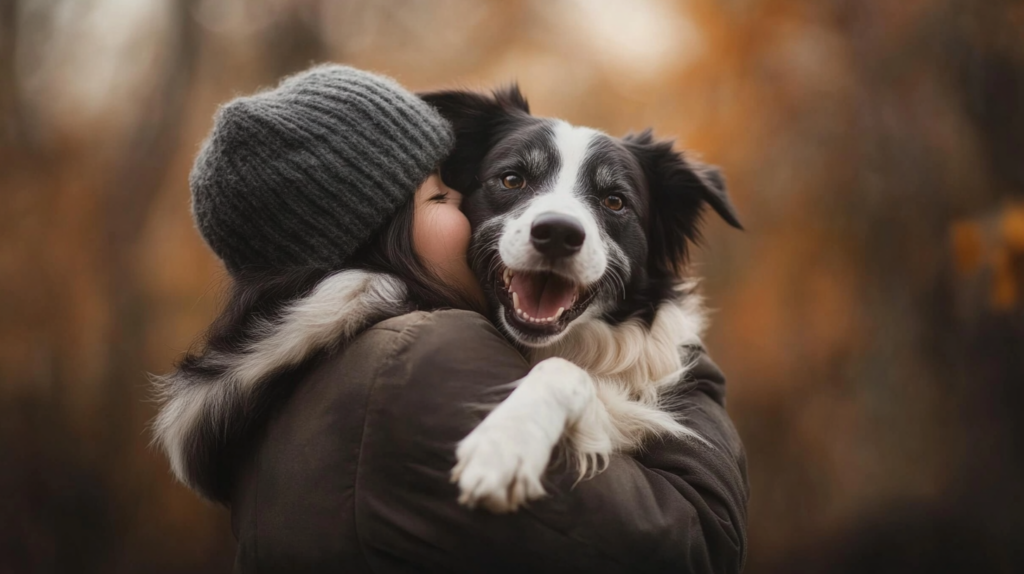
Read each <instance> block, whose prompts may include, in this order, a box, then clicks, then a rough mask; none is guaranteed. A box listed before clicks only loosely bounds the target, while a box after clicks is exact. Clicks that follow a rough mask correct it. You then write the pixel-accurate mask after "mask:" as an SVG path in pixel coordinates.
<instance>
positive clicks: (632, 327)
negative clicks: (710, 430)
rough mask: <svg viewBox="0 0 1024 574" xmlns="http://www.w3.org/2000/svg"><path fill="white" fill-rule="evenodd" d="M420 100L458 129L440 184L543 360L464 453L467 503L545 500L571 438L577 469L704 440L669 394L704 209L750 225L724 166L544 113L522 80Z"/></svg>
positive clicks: (647, 135)
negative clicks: (678, 440) (650, 446)
mask: <svg viewBox="0 0 1024 574" xmlns="http://www.w3.org/2000/svg"><path fill="white" fill-rule="evenodd" d="M422 97H423V98H424V99H425V100H426V101H427V102H428V103H430V104H431V105H433V106H434V107H435V108H437V109H438V110H439V111H440V112H441V114H442V115H443V116H444V117H446V118H447V119H448V120H449V121H451V122H452V124H453V126H454V129H455V134H456V146H455V151H454V152H453V153H452V155H451V156H450V157H449V158H448V159H447V160H446V161H445V163H444V165H443V166H442V179H443V180H444V181H445V182H447V183H448V184H449V185H450V186H451V187H453V188H455V189H458V190H459V191H460V192H462V193H463V195H464V198H465V199H464V203H463V205H464V210H465V212H466V215H467V217H468V218H469V220H470V223H471V226H472V228H473V229H474V233H473V240H472V241H471V245H470V254H469V259H470V264H471V266H472V268H473V270H474V271H475V273H476V275H477V277H479V278H480V280H481V283H482V285H483V287H484V291H485V294H486V295H487V297H488V299H489V302H490V307H491V308H492V309H494V310H495V311H494V313H495V316H494V317H493V319H494V321H495V323H496V324H497V325H498V326H499V327H500V328H501V330H502V331H503V333H504V334H505V335H506V336H507V337H508V338H509V340H511V341H513V342H514V343H516V344H517V345H518V346H520V348H522V349H523V350H524V351H525V352H526V354H527V356H528V357H529V358H530V359H531V362H532V363H533V364H534V365H535V366H534V367H533V369H532V370H531V371H530V373H529V374H528V375H527V376H526V377H525V378H524V379H522V380H521V381H520V382H519V383H518V385H517V386H516V389H515V390H514V391H513V392H512V394H511V395H509V397H508V398H507V399H505V401H503V402H502V403H501V404H500V405H498V406H497V408H495V409H494V410H493V411H492V412H491V413H490V414H489V415H488V416H487V417H486V418H485V419H484V421H483V422H482V423H481V424H480V425H479V426H478V427H477V428H476V429H475V430H474V431H473V432H472V433H470V434H469V436H467V437H466V438H465V439H464V440H463V441H462V442H460V444H459V445H458V448H457V450H456V457H457V460H458V464H457V465H456V467H455V469H454V470H453V472H452V477H453V480H455V481H457V482H458V485H459V488H460V491H461V496H460V501H461V502H463V503H464V504H468V505H471V506H472V505H477V504H480V505H482V506H485V507H487V508H489V509H491V510H493V511H496V512H504V511H509V510H515V509H516V508H518V507H519V506H520V505H521V504H523V503H524V502H526V501H528V500H531V499H534V498H538V497H540V496H543V495H544V490H543V487H542V485H541V482H540V478H541V476H542V475H543V473H544V471H545V469H546V467H547V465H548V462H549V459H550V456H551V452H552V449H553V448H554V447H555V445H556V443H557V442H558V441H560V440H562V439H563V438H564V439H565V440H566V441H567V443H568V446H569V447H570V449H571V452H573V453H574V454H575V455H576V457H577V459H578V462H579V468H580V473H581V476H583V475H585V474H586V473H587V472H588V470H593V469H594V467H595V465H598V466H600V465H601V464H602V463H603V462H604V461H606V460H607V456H608V455H609V454H611V453H613V452H631V451H634V450H636V449H637V448H638V447H639V446H640V445H641V444H642V442H643V441H644V440H645V439H646V438H648V437H650V436H651V435H655V434H661V433H667V434H673V435H688V436H693V437H694V438H695V439H697V440H700V439H699V437H696V436H695V435H694V433H693V432H692V431H690V430H689V429H688V428H686V426H685V425H683V424H681V423H680V422H679V421H677V420H676V419H675V418H674V417H673V416H671V415H669V414H668V413H667V412H665V411H664V410H662V408H661V400H660V399H661V397H662V396H663V395H664V392H665V391H666V390H667V389H668V388H669V387H672V386H674V385H676V384H678V383H679V381H680V380H681V378H682V375H683V374H684V372H685V370H686V368H687V367H688V365H687V363H686V357H684V356H683V355H682V354H681V351H680V349H681V348H682V347H686V346H695V345H699V344H700V334H701V331H702V330H703V328H704V324H705V319H704V314H703V313H702V307H701V302H700V299H699V297H698V296H697V295H695V294H694V293H693V288H692V287H693V286H692V284H691V283H687V282H684V281H682V280H681V279H680V277H681V276H682V272H683V270H684V265H685V263H686V259H687V258H686V255H687V248H688V246H689V245H691V244H693V243H695V242H696V241H697V240H698V239H699V237H700V235H699V229H700V219H701V214H702V212H703V210H704V207H705V206H710V207H711V208H712V209H713V210H714V211H715V212H716V213H717V214H718V215H719V216H721V217H722V219H724V220H725V221H726V222H727V223H728V224H730V225H732V226H733V227H736V228H739V229H742V225H741V224H740V222H739V219H738V217H737V215H736V211H735V209H734V207H733V205H732V203H731V201H730V200H729V197H728V195H727V193H726V190H725V184H724V181H723V178H722V176H721V174H720V172H719V171H718V170H717V169H716V168H714V167H711V166H707V165H704V164H701V163H699V162H696V161H693V160H691V159H689V158H687V157H686V156H684V155H683V154H682V153H679V152H677V151H674V150H673V145H672V143H671V142H665V141H655V140H654V138H653V136H652V134H651V132H650V131H649V130H648V131H645V132H643V133H640V134H638V135H633V136H627V137H625V138H622V139H617V138H613V137H610V136H608V135H606V134H604V133H602V132H600V131H597V130H593V129H590V128H585V127H577V126H573V125H570V124H569V123H567V122H564V121H561V120H556V119H548V118H539V117H535V116H533V115H531V114H530V108H529V104H528V103H527V101H526V99H525V98H524V97H523V96H522V94H521V92H520V91H519V89H518V87H516V86H511V87H509V88H506V89H504V90H499V91H496V92H494V93H493V94H492V95H490V96H487V95H483V94H477V93H472V92H465V91H446V92H437V93H432V94H424V95H422Z"/></svg>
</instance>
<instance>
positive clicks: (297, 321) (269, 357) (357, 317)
mask: <svg viewBox="0 0 1024 574" xmlns="http://www.w3.org/2000/svg"><path fill="white" fill-rule="evenodd" d="M405 298H406V290H405V285H404V284H403V283H402V282H401V281H399V280H398V279H395V278H394V277H391V276H389V275H383V274H379V273H368V272H365V271H343V272H340V273H336V274H334V275H331V276H330V277H328V278H326V279H324V280H323V281H321V282H320V283H319V284H318V285H317V287H316V289H314V290H313V292H312V293H311V294H310V295H308V296H306V297H304V298H302V299H299V300H298V301H296V302H295V303H293V304H292V305H291V306H289V307H288V308H287V309H286V310H285V311H284V313H283V314H282V316H281V317H280V318H279V319H278V320H276V321H273V322H271V321H266V322H265V323H263V324H262V325H261V326H260V327H259V328H258V330H259V331H260V333H259V335H258V336H257V337H258V338H257V339H256V340H255V342H254V343H253V344H252V345H251V346H250V347H249V348H248V349H247V350H246V351H245V352H244V353H240V354H237V355H221V356H214V357H211V359H212V363H213V364H214V365H218V366H220V367H222V368H223V369H224V375H223V376H221V377H219V378H217V379H214V380H199V381H196V380H186V379H183V378H182V377H181V375H179V374H174V375H170V376H167V377H159V378H156V379H155V382H156V384H157V386H158V388H160V389H161V390H162V393H163V394H164V402H163V406H162V408H161V409H160V413H159V415H158V416H157V418H156V421H155V422H154V433H155V436H156V441H157V443H158V444H159V445H160V446H161V447H162V448H163V450H164V451H165V452H166V453H167V456H168V458H169V459H170V461H171V469H172V471H173V472H174V475H175V476H176V477H177V478H178V479H179V480H181V481H182V482H185V483H186V484H188V476H189V474H190V473H189V472H188V464H189V453H190V452H191V450H192V447H193V445H190V444H189V442H188V441H189V440H195V437H196V436H197V432H196V431H197V427H198V425H199V424H201V423H202V420H203V414H204V413H209V414H210V415H212V418H213V420H214V421H223V420H225V419H227V418H228V417H227V413H226V411H227V410H228V409H233V408H238V407H239V405H245V404H247V400H248V397H249V396H250V395H252V394H253V392H254V390H255V387H256V386H257V385H259V384H260V383H262V382H264V381H265V380H266V379H267V377H268V376H269V375H271V374H273V373H275V372H279V371H280V370H282V369H285V368H288V367H291V366H295V365H298V364H299V363H301V362H302V361H304V360H305V359H307V358H309V357H310V356H311V355H313V354H314V353H316V352H317V351H319V350H320V349H323V348H325V347H326V346H328V345H332V344H337V343H344V342H346V341H348V340H350V339H351V338H352V337H354V336H355V335H357V334H358V333H359V332H360V331H361V330H362V329H364V328H366V327H368V326H369V324H371V323H372V322H376V321H380V320H382V319H384V318H386V317H389V316H394V315H397V314H400V313H401V312H404V310H405V308H406V305H405ZM214 424H217V422H214Z"/></svg>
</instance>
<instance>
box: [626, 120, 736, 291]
mask: <svg viewBox="0 0 1024 574" xmlns="http://www.w3.org/2000/svg"><path fill="white" fill-rule="evenodd" d="M623 141H624V142H625V144H626V147H627V148H628V149H629V150H630V151H631V152H633V155H634V156H635V157H636V159H637V161H639V163H640V166H641V168H642V169H643V171H644V176H645V178H646V179H647V188H648V192H649V198H650V216H649V219H648V227H649V233H650V241H649V245H648V249H649V262H650V269H651V270H652V271H653V272H656V273H658V274H659V275H661V276H666V277H667V276H678V275H679V274H680V272H681V271H682V267H683V265H685V263H686V257H687V248H688V245H689V244H690V243H697V242H699V241H700V237H701V236H700V224H701V216H702V213H703V211H704V207H705V205H710V206H711V208H712V209H714V210H715V212H716V213H718V215H719V216H721V218H722V219H724V220H725V221H726V223H728V224H729V225H731V226H733V227H735V228H737V229H743V226H742V225H741V224H740V221H739V217H737V215H736V209H735V208H734V207H733V205H732V202H731V201H730V200H729V196H728V194H727V193H726V191H725V179H724V178H723V177H722V173H721V172H720V171H719V170H718V168H716V167H714V166H711V165H706V164H703V163H700V162H698V161H695V160H693V159H690V158H688V157H686V155H684V154H683V153H681V152H677V151H675V150H674V149H672V142H671V141H655V140H654V137H653V136H652V134H651V131H650V130H646V131H644V132H643V133H640V134H637V135H629V136H626V137H625V138H623Z"/></svg>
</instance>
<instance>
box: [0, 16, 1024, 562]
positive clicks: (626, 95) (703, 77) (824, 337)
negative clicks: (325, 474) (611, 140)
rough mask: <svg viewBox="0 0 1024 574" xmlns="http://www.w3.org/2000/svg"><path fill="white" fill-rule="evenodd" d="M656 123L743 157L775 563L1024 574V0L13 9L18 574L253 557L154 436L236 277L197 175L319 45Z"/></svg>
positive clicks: (4, 518)
mask: <svg viewBox="0 0 1024 574" xmlns="http://www.w3.org/2000/svg"><path fill="white" fill-rule="evenodd" d="M324 61H336V62H344V63H349V64H353V65H356V66H361V67H365V68H369V69H372V70H376V71H379V72H383V73H387V74H389V75H392V76H394V77H395V78H397V79H398V80H399V81H401V82H402V83H403V84H405V85H406V86H408V87H410V88H413V89H430V88H440V87H450V86H461V87H469V88H489V87H493V86H496V85H497V84H500V83H506V82H509V81H512V80H518V81H519V83H520V85H521V87H522V89H523V91H524V92H525V94H526V95H527V96H528V98H529V99H530V101H531V104H532V106H533V110H534V113H536V114H538V115H546V116H558V117H562V118H565V119H567V120H569V121H571V122H574V123H577V124H583V125H588V126H593V127H597V128H599V129H602V130H604V131H606V132H608V133H611V134H613V135H622V134H625V133H627V132H628V131H638V130H640V129H643V128H645V127H647V126H653V127H654V128H655V130H656V133H657V134H658V135H660V136H662V137H671V138H676V139H677V142H678V145H679V146H680V147H682V148H687V149H692V150H696V151H697V152H699V153H700V154H701V155H702V156H703V158H704V159H705V160H706V161H709V162H711V163H715V164H718V165H720V166H722V167H723V169H724V172H725V174H726V176H727V178H728V181H729V184H730V191H731V193H732V195H733V197H734V200H735V203H736V204H737V206H738V209H739V212H740V214H741V217H742V220H743V222H744V223H745V224H746V227H747V232H746V233H742V234H741V233H737V232H735V231H733V230H730V229H728V228H727V227H726V226H724V225H723V224H721V222H719V221H718V220H717V219H715V220H710V219H709V227H708V232H707V234H706V235H707V245H706V247H705V248H704V249H702V250H700V251H698V252H697V261H696V262H695V265H694V273H695V274H697V275H700V276H703V277H705V278H706V280H705V282H704V284H703V285H704V291H705V293H706V295H707V296H708V298H709V300H710V304H711V306H713V307H714V308H715V309H716V312H715V316H714V324H713V327H712V329H711V331H710V333H709V336H708V344H709V346H710V349H711V352H712V355H713V356H714V357H715V358H716V360H717V361H718V362H719V363H720V364H721V366H722V367H723V369H724V370H725V372H726V373H727V375H728V376H729V385H730V390H729V409H730V411H731V413H732V416H733V418H734V420H735V422H736V425H737V426H738V428H739V430H740V433H741V434H742V436H743V438H744V440H745V443H746V446H747V449H748V452H749V465H750V466H749V470H750V482H751V487H752V498H751V502H750V531H749V535H750V547H749V557H748V567H747V572H750V573H751V574H761V573H787V574H788V573H796V572H851V573H852V572H968V571H970V572H981V571H987V572H1000V573H1002V572H1021V571H1024V551H1022V548H1024V488H1022V487H1021V482H1022V478H1024V428H1022V427H1024V422H1022V421H1024V419H1022V417H1021V416H1020V410H1021V408H1022V406H1024V400H1022V399H1024V111H1022V109H1021V107H1022V104H1024V2H1019V1H1012V0H984V1H982V0H901V1H899V2H894V1H887V0H675V1H672V0H645V1H637V0H633V1H627V0H503V1H501V2H478V1H471V0H435V1H430V2H428V1H425V0H415V1H413V0H401V1H400V0H376V1H374V2H354V1H343V0H338V1H327V0H222V1H217V0H75V1H60V0H3V1H0V492H2V493H3V494H2V495H0V572H19V573H20V572H66V571H75V572H105V573H121V572H150V573H159V572H224V571H228V570H229V569H230V565H231V563H232V560H233V553H234V546H233V544H234V542H233V538H232V536H231V532H230V525H229V521H228V514H227V511H226V510H224V509H222V508H218V507H215V506H213V505H210V504H207V503H204V502H201V501H200V500H198V499H197V498H196V497H195V496H194V495H193V494H191V493H190V492H189V491H187V490H186V489H185V488H183V487H182V486H180V485H178V484H175V483H174V482H173V481H172V479H171V475H170V472H169V469H168V465H167V463H166V461H165V460H164V459H163V458H162V457H161V456H160V455H159V454H158V453H157V452H155V451H154V450H153V449H151V448H149V447H148V441H149V435H148V433H147V429H146V425H147V423H148V421H149V420H150V419H151V418H152V417H153V416H154V413H155V406H154V404H153V403H152V402H150V401H149V400H148V393H149V389H148V386H147V380H146V373H147V372H154V373H162V372H166V371H168V370H169V369H170V367H171V365H172V363H173V361H174V360H175V359H176V358H178V357H179V356H180V354H181V353H182V352H183V351H184V350H185V349H186V348H187V347H188V346H189V344H190V343H191V342H192V341H193V339H194V337H195V336H196V335H197V334H198V333H199V332H200V331H201V330H202V329H203V328H204V327H205V326H206V325H207V323H208V322H209V320H210V319H211V318H212V317H213V315H214V313H215V312H216V310H217V306H218V303H219V301H220V295H221V293H222V291H223V288H224V286H225V274H224V272H223V270H222V269H221V267H220V265H219V264H218V262H217V261H216V260H215V259H214V258H213V257H212V256H211V254H210V253H209V251H208V250H207V249H206V247H205V246H204V244H203V243H202V241H201V240H200V238H199V236H198V234H197V233H196V232H195V230H194V229H193V226H192V222H191V219H190V214H189V191H188V183H187V176H188V172H189V168H190V166H191V161H192V158H193V156H194V154H195V153H196V151H197V149H198V145H199V143H200V141H201V140H202V138H203V137H204V135H205V134H206V132H207V130H208V129H209V127H210V121H211V117H212V115H213V113H214V111H215V109H216V107H217V105H218V103H220V102H223V101H225V100H227V99H229V98H231V97H232V96H234V95H238V94H243V93H247V92H251V91H253V90H255V89H257V88H260V87H264V86H270V85H273V84H274V83H275V82H276V80H277V79H278V78H280V77H281V76H283V75H285V74H288V73H290V72H294V71H297V70H300V69H303V68H305V67H307V66H309V65H310V64H311V63H314V62H324Z"/></svg>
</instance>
